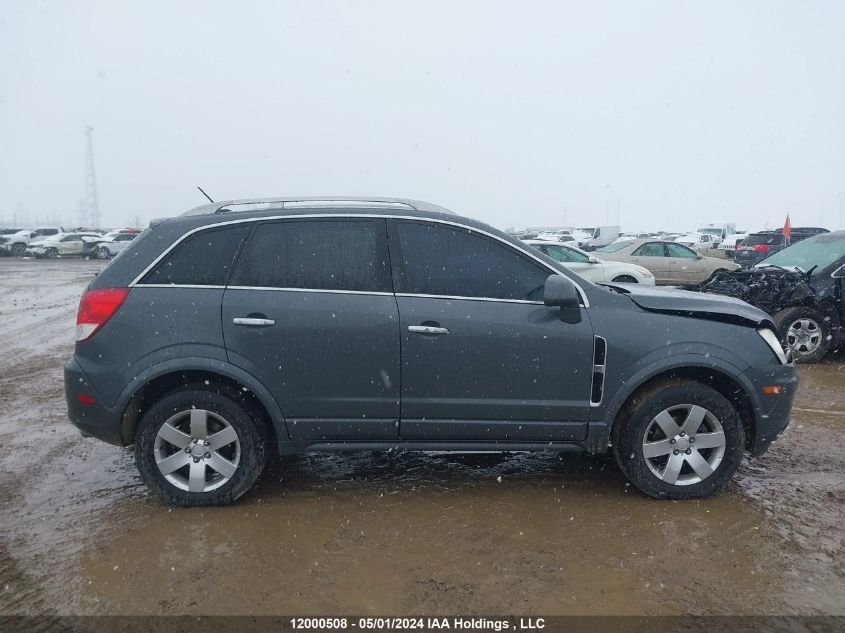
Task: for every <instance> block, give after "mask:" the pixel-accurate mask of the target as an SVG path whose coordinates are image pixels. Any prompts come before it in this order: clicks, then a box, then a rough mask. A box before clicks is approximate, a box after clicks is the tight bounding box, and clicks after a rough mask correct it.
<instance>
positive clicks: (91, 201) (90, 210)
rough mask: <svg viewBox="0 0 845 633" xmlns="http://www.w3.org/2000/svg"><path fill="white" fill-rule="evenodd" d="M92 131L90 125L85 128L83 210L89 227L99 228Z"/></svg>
mask: <svg viewBox="0 0 845 633" xmlns="http://www.w3.org/2000/svg"><path fill="white" fill-rule="evenodd" d="M93 131H94V128H92V127H91V126H90V125H89V126H88V127H86V128H85V141H86V144H85V147H86V161H85V162H86V169H85V171H86V174H85V211H86V212H87V216H88V218H87V221H88V222H90V223H91V226H90V227H89V228H92V229H98V228H100V205H99V203H98V202H97V177H96V176H95V174H94V139H93V138H92V136H91V132H93Z"/></svg>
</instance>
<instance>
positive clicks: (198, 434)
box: [191, 409, 208, 440]
mask: <svg viewBox="0 0 845 633" xmlns="http://www.w3.org/2000/svg"><path fill="white" fill-rule="evenodd" d="M191 435H192V436H193V437H195V438H197V439H201V440H204V439H205V438H206V437H208V411H206V410H205V409H191Z"/></svg>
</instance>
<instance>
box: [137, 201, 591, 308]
mask: <svg viewBox="0 0 845 633" xmlns="http://www.w3.org/2000/svg"><path fill="white" fill-rule="evenodd" d="M306 218H317V219H320V218H366V219H376V220H379V219H383V220H387V219H390V220H411V221H416V222H432V223H434V224H445V225H448V226H456V227H458V228H462V229H466V230H467V231H471V232H474V233H479V234H481V235H486V236H487V237H489V238H492V239H494V240H496V241H497V242H500V243H502V244H504V245H505V246H506V247H508V248H512V249H513V250H515V251H517V252H518V253H522V254H523V255H527V256H528V257H529V258H531V259H533V260H534V261H535V262H537V263H538V264H540V265H541V266H543V267H544V268H545V269H546V270H548V271H550V273H551V274H555V275H561V276H563V277H566V278H567V279H569V281H571V282H572V283H573V284H575V287H576V288H577V289H578V294H579V295H580V296H581V303H582V304H583V306H584V307H585V308H589V307H590V301H589V299H587V294H586V293H585V292H584V289H583V288H582V287H581V285H580V284H579V283H578V282H576V281H575V280H573V279H571V278H569V277H567V276H566V275H564V274H563V273H561V272H560V271H559V270H557V269H556V268H554V267H552V266H550V265H549V264H547V263H546V262H544V261H543V260H542V259H540V258H539V257H537V256H536V255H534V254H533V253H531V252H530V251H528V250H527V249H524V248H521V247H518V246H516V245H515V244H511V243H510V242H508V241H507V240H503V239H502V238H501V237H499V236H498V235H494V234H493V233H490V232H488V231H485V230H483V229H477V228H475V227H472V226H467V225H466V224H462V223H461V222H455V221H453V220H444V219H440V218H425V217H419V216H413V215H393V214H389V215H388V214H377V213H297V214H295V215H273V216H266V217H260V218H235V219H232V220H225V221H223V222H214V223H212V224H204V225H202V226H198V227H196V228H193V229H191V230H190V231H187V232H186V233H184V234H183V235H182V236H181V237H180V238H179V239H177V240H176V241H175V242H173V244H171V245H170V246H168V247H167V248H166V249H164V251H162V252H161V253H160V254H159V256H158V257H156V258H155V259H154V260H153V261H152V262H150V264H149V265H148V266H147V267H146V268H144V270H142V271H141V273H140V274H139V275H138V276H137V277H135V279H134V280H132V282H130V284H129V287H130V288H134V287H135V286H136V285H139V284H140V281H141V279H143V278H144V277H145V276H146V275H147V273H149V272H150V271H151V270H152V269H153V268H155V266H156V265H157V264H158V263H159V262H160V261H161V260H162V259H164V258H165V257H166V256H167V255H168V254H170V252H171V251H172V250H173V249H175V248H176V247H177V246H179V244H181V243H182V242H184V241H185V240H186V239H187V238H189V237H190V236H192V235H193V234H194V233H199V232H201V231H207V230H210V229H214V228H219V227H221V226H229V225H231V224H243V223H245V222H268V221H273V220H302V219H306ZM141 285H147V286H148V287H149V286H151V285H152V284H141ZM177 285H178V284H167V286H166V287H170V286H177ZM350 292H351V291H350ZM430 296H437V295H430ZM463 298H467V299H474V298H476V297H463ZM492 300H493V301H513V300H511V299H492Z"/></svg>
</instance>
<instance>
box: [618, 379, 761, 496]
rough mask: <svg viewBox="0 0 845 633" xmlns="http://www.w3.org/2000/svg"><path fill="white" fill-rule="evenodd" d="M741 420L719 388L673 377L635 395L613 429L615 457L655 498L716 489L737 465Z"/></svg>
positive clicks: (707, 493)
mask: <svg viewBox="0 0 845 633" xmlns="http://www.w3.org/2000/svg"><path fill="white" fill-rule="evenodd" d="M744 446H745V433H744V430H743V427H742V422H741V420H740V419H739V415H738V414H737V412H736V409H734V407H733V405H732V404H731V403H730V402H729V401H728V400H727V398H725V397H724V396H723V395H722V394H720V393H719V392H718V391H716V390H715V389H711V388H710V387H707V386H705V385H703V384H701V383H698V382H695V381H692V380H672V381H666V382H661V383H658V384H657V385H655V386H653V387H651V388H649V389H647V390H645V391H643V392H641V393H639V394H636V395H635V396H634V397H633V398H632V400H631V401H630V402H629V403H628V404H627V405H626V406H625V408H624V409H623V411H622V412H621V413H620V416H619V418H618V419H617V421H616V424H615V425H614V428H613V450H614V454H615V456H616V461H617V462H618V463H619V466H620V468H622V471H623V472H624V473H625V475H627V477H628V479H629V481H630V482H631V483H632V484H633V485H634V486H636V487H637V488H638V489H640V490H641V491H642V492H644V493H645V494H647V495H648V496H650V497H654V498H655V499H695V498H699V497H707V496H710V495H712V494H714V493H716V492H718V491H719V490H720V489H721V487H722V486H723V485H724V484H725V482H726V481H727V480H728V479H730V478H731V476H732V475H733V474H734V472H736V469H737V468H738V467H739V463H740V460H741V459H742V452H743V450H744Z"/></svg>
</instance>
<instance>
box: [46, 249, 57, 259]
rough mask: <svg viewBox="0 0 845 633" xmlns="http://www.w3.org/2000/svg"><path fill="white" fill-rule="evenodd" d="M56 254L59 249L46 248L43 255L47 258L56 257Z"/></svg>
mask: <svg viewBox="0 0 845 633" xmlns="http://www.w3.org/2000/svg"><path fill="white" fill-rule="evenodd" d="M58 256H59V251H57V250H56V249H55V248H48V249H47V250H46V251H44V257H46V258H47V259H56V258H57V257H58Z"/></svg>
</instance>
